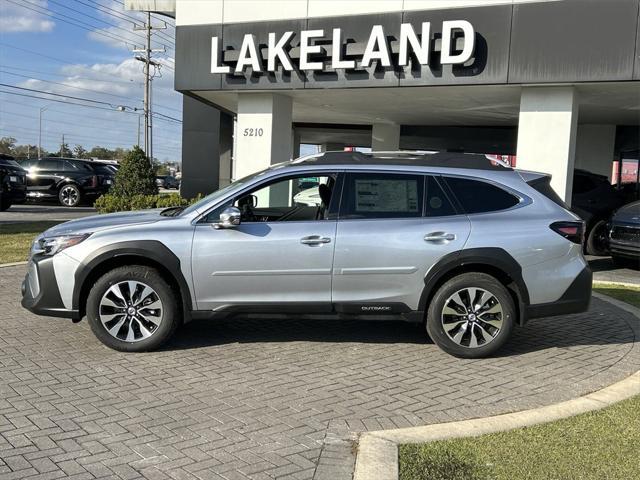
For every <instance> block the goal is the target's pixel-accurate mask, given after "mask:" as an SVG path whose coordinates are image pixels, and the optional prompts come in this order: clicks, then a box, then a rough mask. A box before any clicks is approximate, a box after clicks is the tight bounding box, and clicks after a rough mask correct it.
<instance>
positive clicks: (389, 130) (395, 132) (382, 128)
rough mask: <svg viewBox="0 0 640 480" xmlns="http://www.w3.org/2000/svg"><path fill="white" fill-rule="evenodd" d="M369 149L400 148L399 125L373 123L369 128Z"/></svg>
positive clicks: (379, 150)
mask: <svg viewBox="0 0 640 480" xmlns="http://www.w3.org/2000/svg"><path fill="white" fill-rule="evenodd" d="M371 150H373V151H374V152H389V151H396V150H400V125H398V124H395V123H374V124H373V128H372V129H371Z"/></svg>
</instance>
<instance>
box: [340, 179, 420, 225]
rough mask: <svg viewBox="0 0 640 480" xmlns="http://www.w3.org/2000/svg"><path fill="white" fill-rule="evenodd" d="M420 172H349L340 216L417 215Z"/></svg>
mask: <svg viewBox="0 0 640 480" xmlns="http://www.w3.org/2000/svg"><path fill="white" fill-rule="evenodd" d="M423 190H424V177H423V176H422V175H399V174H387V173H353V174H350V175H348V176H347V180H346V185H345V187H344V198H343V201H342V207H341V212H340V216H341V217H342V218H405V217H421V216H422V202H423Z"/></svg>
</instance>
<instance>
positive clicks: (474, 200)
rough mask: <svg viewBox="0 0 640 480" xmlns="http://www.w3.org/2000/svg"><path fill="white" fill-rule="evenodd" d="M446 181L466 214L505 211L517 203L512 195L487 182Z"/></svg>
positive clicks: (468, 180)
mask: <svg viewBox="0 0 640 480" xmlns="http://www.w3.org/2000/svg"><path fill="white" fill-rule="evenodd" d="M446 181H447V183H448V184H449V186H450V187H451V189H452V190H453V193H454V194H455V196H456V198H457V199H458V201H459V202H460V204H461V205H462V208H463V209H464V211H465V212H466V213H483V212H495V211H497V210H506V209H507V208H511V207H513V206H514V205H517V204H518V203H519V199H518V198H517V197H515V196H514V195H512V194H510V193H509V192H507V191H505V190H503V189H501V188H499V187H496V186H495V185H492V184H490V183H487V182H481V181H478V180H470V179H466V178H455V177H447V178H446Z"/></svg>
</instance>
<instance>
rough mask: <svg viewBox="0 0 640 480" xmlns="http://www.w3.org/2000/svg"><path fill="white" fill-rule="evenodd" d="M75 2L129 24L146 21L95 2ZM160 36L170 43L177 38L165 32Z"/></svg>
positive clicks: (90, 0)
mask: <svg viewBox="0 0 640 480" xmlns="http://www.w3.org/2000/svg"><path fill="white" fill-rule="evenodd" d="M73 1H74V2H76V3H80V4H82V5H85V6H90V7H92V8H96V9H97V10H98V11H100V12H103V13H106V14H107V15H112V16H113V17H115V18H118V19H121V20H125V21H127V22H131V21H134V22H141V23H143V22H144V20H143V19H141V18H139V17H133V16H131V15H127V14H126V13H122V12H120V11H118V10H115V9H113V8H110V7H108V6H106V5H103V4H102V3H99V2H96V1H95V0H88V1H89V2H91V3H92V4H93V5H89V4H88V3H86V2H83V1H82V0H73ZM103 9H104V10H103ZM161 21H163V22H165V23H167V22H166V20H164V19H162V20H161ZM171 26H172V27H175V25H171ZM160 35H161V36H162V37H164V36H166V37H168V39H169V40H170V41H172V42H175V38H173V37H172V36H171V35H169V34H168V33H166V34H165V33H164V32H162V33H160Z"/></svg>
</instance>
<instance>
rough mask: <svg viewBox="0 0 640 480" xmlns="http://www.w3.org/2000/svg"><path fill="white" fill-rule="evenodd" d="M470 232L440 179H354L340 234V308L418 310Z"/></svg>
mask: <svg viewBox="0 0 640 480" xmlns="http://www.w3.org/2000/svg"><path fill="white" fill-rule="evenodd" d="M470 228H471V227H470V222H469V220H468V218H467V217H466V215H457V212H456V210H455V207H454V206H453V204H452V202H451V201H450V200H449V198H448V197H447V195H446V193H445V191H444V189H443V188H442V186H441V184H440V182H439V181H438V180H437V179H436V177H433V176H429V175H428V176H424V175H422V174H413V173H406V174H405V173H386V172H384V173H383V172H362V173H350V174H348V175H347V176H346V178H345V184H344V187H343V197H342V204H341V207H340V216H339V220H338V225H337V233H336V249H335V254H334V265H333V287H332V298H333V302H334V305H335V308H336V309H337V310H338V311H345V312H350V313H402V312H405V311H408V310H417V308H418V303H419V299H420V295H421V293H422V290H423V288H424V278H425V276H426V274H427V272H428V271H429V269H431V267H432V266H433V265H434V264H435V263H436V262H438V260H440V259H441V258H442V257H444V256H445V255H447V254H449V253H451V252H455V251H458V250H461V249H462V248H463V246H464V244H465V242H466V241H467V239H468V237H469V233H470Z"/></svg>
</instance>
